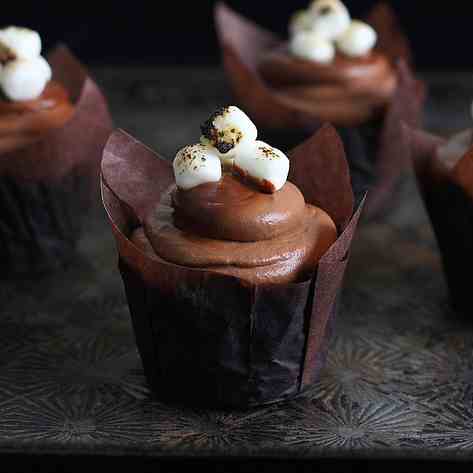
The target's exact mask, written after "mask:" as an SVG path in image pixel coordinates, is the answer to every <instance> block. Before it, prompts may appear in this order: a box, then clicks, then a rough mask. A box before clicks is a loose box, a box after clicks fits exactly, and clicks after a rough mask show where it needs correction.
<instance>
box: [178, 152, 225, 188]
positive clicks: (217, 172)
mask: <svg viewBox="0 0 473 473" xmlns="http://www.w3.org/2000/svg"><path fill="white" fill-rule="evenodd" d="M173 169H174V177H175V180H176V185H177V187H179V188H181V189H184V190H188V189H192V188H193V187H197V186H199V185H200V184H205V183H207V182H218V181H219V180H220V179H221V178H222V165H221V163H220V158H219V157H218V155H217V153H216V152H215V150H214V149H212V148H211V147H209V146H205V145H203V144H202V143H197V144H195V145H189V146H186V147H184V148H182V149H181V150H180V151H178V153H177V154H176V157H175V158H174V162H173Z"/></svg>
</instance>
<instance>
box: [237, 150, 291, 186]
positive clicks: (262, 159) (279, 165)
mask: <svg viewBox="0 0 473 473" xmlns="http://www.w3.org/2000/svg"><path fill="white" fill-rule="evenodd" d="M234 166H235V170H236V171H237V172H241V173H243V174H245V175H247V176H248V177H249V178H251V179H252V180H253V181H255V182H261V184H262V187H263V188H264V189H265V190H271V191H273V192H276V191H278V190H279V189H281V188H282V187H283V186H284V184H285V182H286V180H287V176H288V174H289V159H288V158H287V156H286V155H285V154H284V153H283V152H282V151H280V150H278V149H276V148H273V147H272V146H270V145H268V144H266V143H264V142H263V141H256V143H255V145H254V147H252V148H251V149H250V148H246V149H245V150H243V152H241V153H238V154H237V155H236V156H235V163H234ZM264 181H266V182H264ZM267 183H269V184H270V187H272V189H269V188H268V186H267Z"/></svg>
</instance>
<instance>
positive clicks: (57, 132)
mask: <svg viewBox="0 0 473 473" xmlns="http://www.w3.org/2000/svg"><path fill="white" fill-rule="evenodd" d="M110 131H111V120H110V116H109V113H108V111H107V106H106V103H105V100H104V98H103V96H102V94H101V93H100V91H99V89H98V88H97V86H96V85H95V83H94V82H93V81H92V80H91V79H90V78H89V77H88V74H87V72H86V71H85V70H84V68H83V67H82V66H81V65H80V64H79V63H78V62H77V61H76V59H74V57H73V56H72V55H71V54H70V53H69V52H68V50H67V49H66V48H64V47H58V48H56V49H55V50H54V51H53V52H52V53H51V54H50V55H49V56H48V60H46V59H45V58H44V57H42V56H41V38H40V36H39V35H38V33H37V32H35V31H32V30H29V29H26V28H18V27H8V28H5V29H2V30H0V210H1V211H0V246H1V248H2V258H3V261H4V268H6V271H3V272H2V276H3V277H11V276H12V275H20V276H25V275H36V274H40V273H44V272H46V271H50V270H53V269H56V268H58V267H62V266H64V265H65V264H66V263H67V262H68V261H70V259H71V257H72V255H73V254H74V248H75V245H76V242H77V240H78V238H79V236H80V229H81V220H82V217H83V215H84V213H85V211H86V209H87V208H88V206H89V204H90V199H91V198H92V195H93V190H94V189H96V187H98V186H97V183H98V177H99V166H100V158H101V153H102V150H103V146H104V144H105V141H106V139H107V137H108V135H109V134H110Z"/></svg>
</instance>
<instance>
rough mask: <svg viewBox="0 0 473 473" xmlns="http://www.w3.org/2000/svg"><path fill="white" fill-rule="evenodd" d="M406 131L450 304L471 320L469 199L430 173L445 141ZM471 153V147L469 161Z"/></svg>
mask: <svg viewBox="0 0 473 473" xmlns="http://www.w3.org/2000/svg"><path fill="white" fill-rule="evenodd" d="M408 131H409V135H410V146H411V152H412V158H413V165H414V169H415V173H416V177H417V182H418V185H419V190H420V193H421V195H422V198H423V201H424V205H425V208H426V210H427V213H428V215H429V217H430V221H431V223H432V227H433V229H434V233H435V236H436V239H437V243H438V247H439V250H440V253H441V256H442V262H443V268H444V272H445V276H446V280H447V284H448V289H449V293H450V301H451V304H452V306H453V308H454V309H455V310H456V311H457V312H458V313H459V314H462V315H464V316H468V317H471V313H472V308H473V307H472V303H471V283H470V280H469V278H468V277H466V276H465V275H466V274H467V273H466V270H467V268H470V267H471V265H472V264H473V199H472V196H471V195H468V194H467V192H465V190H464V189H463V188H462V187H461V186H460V185H457V184H455V183H454V182H453V181H451V180H443V181H441V180H439V179H438V178H436V177H435V176H434V175H433V174H432V173H431V172H429V169H430V166H429V163H430V162H431V160H432V159H434V157H435V155H436V152H437V149H438V147H439V146H440V145H442V144H443V143H444V142H445V139H444V138H440V137H438V136H434V135H431V134H429V133H426V132H423V131H418V130H412V129H409V130H408ZM471 153H473V149H472V148H470V150H469V151H468V155H469V156H470V158H471ZM465 157H467V155H466V154H465Z"/></svg>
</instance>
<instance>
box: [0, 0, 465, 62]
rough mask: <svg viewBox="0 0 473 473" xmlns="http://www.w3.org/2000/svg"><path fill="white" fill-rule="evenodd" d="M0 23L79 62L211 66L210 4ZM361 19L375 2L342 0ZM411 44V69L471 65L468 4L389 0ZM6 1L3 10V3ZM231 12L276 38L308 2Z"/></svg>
mask: <svg viewBox="0 0 473 473" xmlns="http://www.w3.org/2000/svg"><path fill="white" fill-rule="evenodd" d="M1 3H2V8H1V13H0V22H1V23H3V24H17V25H25V26H29V27H32V28H35V29H37V30H39V31H40V32H41V34H42V37H43V39H44V42H45V45H46V47H48V46H49V45H51V44H53V43H55V42H57V41H60V40H62V41H64V42H65V43H67V44H68V45H69V46H70V47H71V48H72V49H73V50H74V52H76V54H78V55H79V56H80V57H81V58H82V59H83V60H84V61H85V62H89V63H95V64H97V63H108V64H125V63H138V64H198V63H216V62H217V61H218V60H219V58H218V50H217V44H216V40H215V32H214V29H213V20H212V7H213V4H214V3H215V2H214V1H211V0H179V1H177V0H154V1H141V0H134V1H132V0H129V1H128V2H126V3H125V2H119V1H115V2H101V1H99V0H97V1H96V2H95V4H94V3H93V2H90V3H89V2H79V1H75V0H69V1H65V2H60V3H59V2H48V1H39V0H35V1H32V2H23V1H20V0H16V2H15V1H8V2H7V1H6V0H2V1H1ZM345 3H346V4H347V5H348V6H349V8H350V11H351V12H352V14H353V16H356V17H361V16H362V15H363V14H364V13H365V12H366V11H367V10H368V9H369V8H370V6H372V5H373V4H374V3H376V0H346V2H345ZM390 3H391V4H392V5H393V6H394V8H395V9H396V10H397V12H398V13H399V15H400V18H401V20H402V24H403V26H404V28H405V30H406V31H407V32H408V33H409V36H410V38H411V41H412V43H413V45H414V49H415V52H416V58H417V62H418V64H419V66H422V67H424V68H440V67H444V68H445V67H463V68H468V67H470V65H472V64H473V56H472V55H471V54H470V51H469V50H470V30H471V29H472V25H473V17H472V15H471V14H472V12H473V7H472V3H473V2H470V1H464V0H451V1H450V2H448V3H447V2H444V1H437V0H430V1H429V0H391V2H390ZM5 4H6V5H5ZM228 4H230V5H231V6H232V7H234V8H235V9H237V10H239V11H240V12H242V13H244V14H245V15H247V16H249V17H251V18H253V19H255V20H256V21H258V22H259V23H260V24H262V25H265V26H267V27H269V28H271V29H272V30H274V31H278V32H280V33H281V34H284V33H285V31H286V25H287V19H288V16H289V14H290V13H291V12H292V11H294V10H296V9H298V8H301V7H303V6H305V5H307V4H308V0H290V1H289V0H228Z"/></svg>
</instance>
